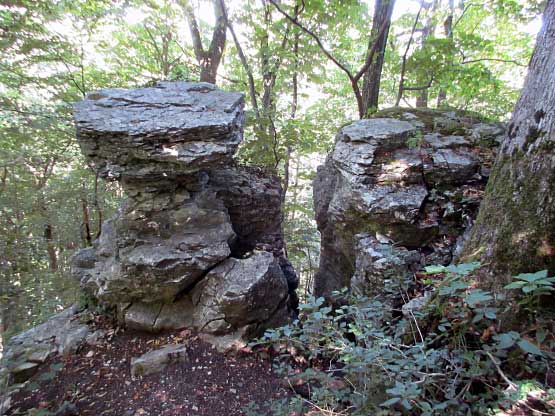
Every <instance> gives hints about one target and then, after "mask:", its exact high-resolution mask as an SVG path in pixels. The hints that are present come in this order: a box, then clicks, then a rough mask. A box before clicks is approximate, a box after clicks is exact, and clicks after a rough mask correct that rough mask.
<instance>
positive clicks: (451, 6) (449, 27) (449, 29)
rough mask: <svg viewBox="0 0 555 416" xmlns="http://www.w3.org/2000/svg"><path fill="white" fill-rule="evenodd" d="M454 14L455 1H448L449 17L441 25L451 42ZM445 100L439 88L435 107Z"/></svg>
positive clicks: (444, 91)
mask: <svg viewBox="0 0 555 416" xmlns="http://www.w3.org/2000/svg"><path fill="white" fill-rule="evenodd" d="M454 13H455V0H449V15H448V16H447V19H445V22H444V23H443V29H444V33H445V37H446V38H447V39H449V40H451V41H452V40H453V15H454ZM449 63H451V62H449ZM449 63H448V64H449ZM446 99H447V91H446V90H445V88H440V90H439V93H438V94H437V106H438V107H441V106H442V105H443V103H444V102H445V100H446Z"/></svg>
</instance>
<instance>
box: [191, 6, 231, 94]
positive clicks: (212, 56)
mask: <svg viewBox="0 0 555 416" xmlns="http://www.w3.org/2000/svg"><path fill="white" fill-rule="evenodd" d="M212 3H213V5H214V16H215V18H216V23H215V25H214V31H213V32H212V40H211V42H210V46H209V47H208V50H205V49H204V46H203V45H202V38H201V35H200V30H199V28H198V23H197V19H196V17H195V14H194V11H193V8H192V7H191V5H190V4H189V2H188V1H181V5H182V7H183V8H184V10H185V14H186V16H187V21H188V23H189V29H190V32H191V38H192V39H193V50H194V52H195V57H196V59H197V61H198V64H199V66H200V81H201V82H210V83H212V84H216V77H217V74H218V67H219V66H220V62H221V60H222V56H223V54H224V49H225V42H226V19H225V13H224V10H223V7H224V5H223V1H222V0H213V2H212Z"/></svg>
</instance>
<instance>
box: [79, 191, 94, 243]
mask: <svg viewBox="0 0 555 416" xmlns="http://www.w3.org/2000/svg"><path fill="white" fill-rule="evenodd" d="M81 208H82V210H83V243H84V246H85V247H90V246H91V244H92V237H91V224H90V220H89V206H88V202H87V198H86V197H85V196H84V195H83V196H82V197H81Z"/></svg>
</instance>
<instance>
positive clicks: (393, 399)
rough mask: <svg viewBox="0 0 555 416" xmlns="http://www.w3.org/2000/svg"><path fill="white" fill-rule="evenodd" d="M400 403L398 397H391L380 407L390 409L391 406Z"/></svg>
mask: <svg viewBox="0 0 555 416" xmlns="http://www.w3.org/2000/svg"><path fill="white" fill-rule="evenodd" d="M400 401H401V398H400V397H393V398H391V399H389V400H386V401H385V402H383V403H381V404H380V406H382V407H391V406H393V405H394V404H395V403H399V402H400Z"/></svg>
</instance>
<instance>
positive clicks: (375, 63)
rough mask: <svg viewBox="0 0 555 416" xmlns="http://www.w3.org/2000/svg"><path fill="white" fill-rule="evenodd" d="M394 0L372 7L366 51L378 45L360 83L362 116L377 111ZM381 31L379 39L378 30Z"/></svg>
mask: <svg viewBox="0 0 555 416" xmlns="http://www.w3.org/2000/svg"><path fill="white" fill-rule="evenodd" d="M394 6H395V0H376V3H375V6H374V17H373V19H372V31H371V32H370V41H369V42H368V51H369V52H370V50H371V49H372V45H373V44H374V42H377V43H378V46H377V48H376V52H375V54H374V59H373V60H372V64H371V65H370V67H369V68H368V70H367V71H366V72H365V73H364V77H363V81H362V99H363V103H364V114H365V115H368V112H369V111H372V110H373V109H374V110H377V108H378V100H379V97H380V81H381V77H382V68H383V63H384V58H385V48H386V46H387V37H388V35H389V27H390V26H391V14H392V13H393V7H394ZM384 24H385V25H386V26H385V29H384V30H383V32H382V34H381V36H380V37H379V38H377V37H378V35H379V34H380V29H381V27H382V26H383V25H384Z"/></svg>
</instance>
